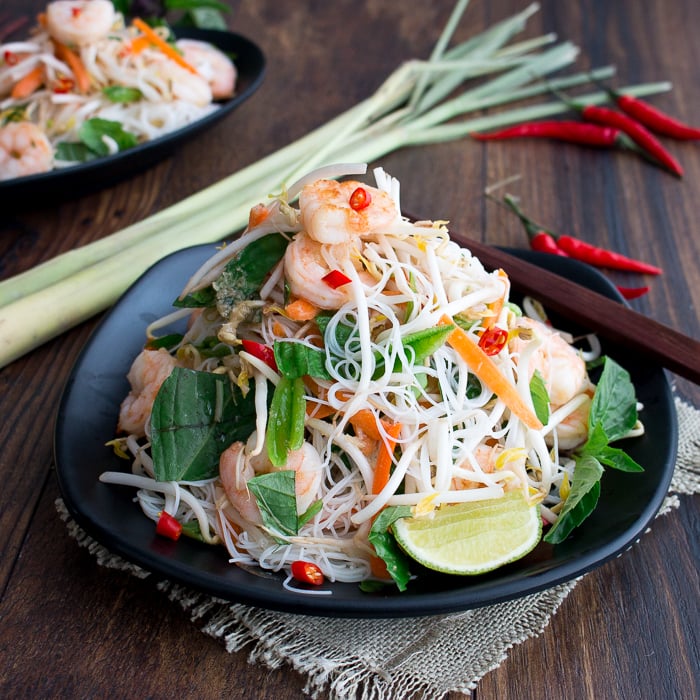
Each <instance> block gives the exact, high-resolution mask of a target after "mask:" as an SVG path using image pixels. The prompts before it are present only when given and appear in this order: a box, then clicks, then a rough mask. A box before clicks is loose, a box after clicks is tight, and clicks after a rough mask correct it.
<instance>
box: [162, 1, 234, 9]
mask: <svg viewBox="0 0 700 700" xmlns="http://www.w3.org/2000/svg"><path fill="white" fill-rule="evenodd" d="M200 8H209V9H212V10H219V12H229V11H230V9H231V8H230V7H228V5H225V4H224V3H223V2H219V0H165V9H166V10H197V9H200Z"/></svg>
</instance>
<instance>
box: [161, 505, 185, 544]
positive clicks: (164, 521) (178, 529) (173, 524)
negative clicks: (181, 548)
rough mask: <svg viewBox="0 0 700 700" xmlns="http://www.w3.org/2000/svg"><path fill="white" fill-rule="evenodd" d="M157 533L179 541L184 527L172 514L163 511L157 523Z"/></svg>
mask: <svg viewBox="0 0 700 700" xmlns="http://www.w3.org/2000/svg"><path fill="white" fill-rule="evenodd" d="M156 533H157V534H159V535H161V536H162V537H167V538H169V539H171V540H176V541H177V540H178V539H179V538H180V535H181V534H182V525H181V524H180V523H179V522H178V520H177V519H176V518H173V516H172V515H170V513H166V512H165V511H162V512H161V514H160V516H159V517H158V522H157V523H156Z"/></svg>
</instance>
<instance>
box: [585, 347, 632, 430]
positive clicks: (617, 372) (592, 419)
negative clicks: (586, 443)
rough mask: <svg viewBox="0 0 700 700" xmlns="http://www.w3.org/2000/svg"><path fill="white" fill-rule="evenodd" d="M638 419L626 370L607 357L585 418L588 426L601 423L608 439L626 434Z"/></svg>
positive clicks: (630, 382)
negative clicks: (589, 409)
mask: <svg viewBox="0 0 700 700" xmlns="http://www.w3.org/2000/svg"><path fill="white" fill-rule="evenodd" d="M636 422H637V399H636V397H635V392H634V385H633V384H632V381H631V379H630V375H629V372H628V371H627V370H625V369H623V368H622V367H620V365H618V364H617V362H615V361H614V360H612V359H611V358H609V357H606V358H605V365H604V367H603V373H602V374H601V376H600V379H599V380H598V386H597V387H596V391H595V395H594V396H593V401H592V403H591V411H590V414H589V417H588V424H589V426H595V425H596V424H597V423H600V424H601V426H602V428H603V430H604V431H605V434H606V435H607V437H608V441H609V442H614V441H615V440H618V439H619V438H621V437H624V436H625V435H627V433H629V431H630V430H632V428H633V427H634V425H635V423H636Z"/></svg>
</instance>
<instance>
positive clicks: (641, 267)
mask: <svg viewBox="0 0 700 700" xmlns="http://www.w3.org/2000/svg"><path fill="white" fill-rule="evenodd" d="M503 201H504V203H505V204H506V205H507V206H508V207H509V208H510V209H511V211H513V212H514V213H515V214H516V215H517V217H518V218H519V219H520V221H521V222H522V223H523V226H524V228H525V230H526V231H527V234H528V236H529V237H530V245H532V240H533V238H535V237H536V235H537V234H539V233H546V234H549V235H550V236H551V237H552V239H553V240H554V242H555V244H556V245H557V247H558V248H559V250H560V251H561V252H563V253H564V255H566V256H568V257H570V258H574V259H575V260H580V261H582V262H586V263H588V264H589V265H593V266H595V267H605V268H609V269H614V270H625V271H627V272H641V273H643V274H648V275H660V274H661V272H662V271H661V268H659V267H656V266H655V265H650V264H649V263H646V262H643V261H641V260H635V259H633V258H628V257H627V256H625V255H621V254H620V253H615V252H613V251H611V250H606V249H605V248H599V247H598V246H594V245H592V244H590V243H586V241H582V240H581V239H579V238H574V237H573V236H567V235H554V234H553V233H552V232H551V231H548V230H547V229H545V228H543V227H542V226H538V225H537V224H536V223H535V222H534V221H532V219H530V218H529V217H528V216H526V215H525V213H524V212H523V211H522V209H520V207H519V206H518V205H517V204H516V202H515V200H514V199H513V198H512V197H511V196H509V195H506V196H505V197H504V198H503ZM540 240H545V239H540Z"/></svg>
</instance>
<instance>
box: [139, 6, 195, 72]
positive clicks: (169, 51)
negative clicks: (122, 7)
mask: <svg viewBox="0 0 700 700" xmlns="http://www.w3.org/2000/svg"><path fill="white" fill-rule="evenodd" d="M133 24H134V26H135V27H136V28H137V29H138V30H140V31H141V32H142V33H143V34H145V35H146V36H147V37H148V38H149V39H150V40H151V43H153V44H154V45H155V46H157V47H158V48H159V49H160V50H161V51H162V52H163V53H164V54H165V55H166V56H167V57H168V58H170V59H172V60H173V61H175V63H177V64H178V65H179V66H182V67H183V68H184V69H185V70H188V71H189V72H190V73H194V74H195V75H198V73H197V71H196V70H195V69H194V68H193V67H192V66H191V65H190V64H189V63H187V61H186V60H185V59H184V58H183V57H182V56H181V55H180V54H179V53H178V52H177V51H176V50H175V49H174V48H173V47H172V46H170V44H168V42H167V41H165V40H163V39H162V38H161V37H160V36H159V35H158V34H157V33H156V32H154V31H153V29H151V28H150V27H149V26H148V25H147V24H146V23H145V22H144V21H143V20H142V19H139V18H138V17H136V18H134V21H133Z"/></svg>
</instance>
